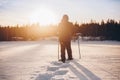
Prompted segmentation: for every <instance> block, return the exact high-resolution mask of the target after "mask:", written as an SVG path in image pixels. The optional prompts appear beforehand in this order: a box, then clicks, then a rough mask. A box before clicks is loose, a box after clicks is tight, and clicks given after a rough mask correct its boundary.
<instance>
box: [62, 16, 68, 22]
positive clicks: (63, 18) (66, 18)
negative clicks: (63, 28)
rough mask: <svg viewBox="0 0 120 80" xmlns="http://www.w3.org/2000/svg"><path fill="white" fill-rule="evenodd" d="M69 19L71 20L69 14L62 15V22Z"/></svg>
mask: <svg viewBox="0 0 120 80" xmlns="http://www.w3.org/2000/svg"><path fill="white" fill-rule="evenodd" d="M68 20H69V17H68V15H66V14H65V15H63V17H62V22H68Z"/></svg>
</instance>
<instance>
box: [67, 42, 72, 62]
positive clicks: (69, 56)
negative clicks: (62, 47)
mask: <svg viewBox="0 0 120 80" xmlns="http://www.w3.org/2000/svg"><path fill="white" fill-rule="evenodd" d="M66 48H67V53H68V60H72V59H73V57H72V49H71V42H67V43H66Z"/></svg>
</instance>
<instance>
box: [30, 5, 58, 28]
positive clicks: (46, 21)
mask: <svg viewBox="0 0 120 80" xmlns="http://www.w3.org/2000/svg"><path fill="white" fill-rule="evenodd" d="M30 23H39V24H40V25H42V26H46V25H50V24H56V23H57V20H56V15H55V13H54V12H53V11H52V10H50V9H48V8H45V7H41V8H39V9H36V10H35V11H33V12H32V14H31V15H30Z"/></svg>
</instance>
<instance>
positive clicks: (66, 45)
mask: <svg viewBox="0 0 120 80" xmlns="http://www.w3.org/2000/svg"><path fill="white" fill-rule="evenodd" d="M60 46H61V59H62V60H65V59H66V57H65V50H67V53H68V59H72V49H71V41H66V42H60Z"/></svg>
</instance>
